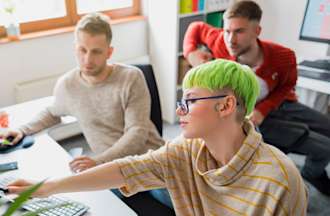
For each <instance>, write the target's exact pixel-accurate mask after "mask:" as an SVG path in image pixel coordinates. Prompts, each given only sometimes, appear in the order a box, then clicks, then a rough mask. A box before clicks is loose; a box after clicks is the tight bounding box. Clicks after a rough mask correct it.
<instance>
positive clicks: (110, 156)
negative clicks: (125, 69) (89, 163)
mask: <svg viewBox="0 0 330 216" xmlns="http://www.w3.org/2000/svg"><path fill="white" fill-rule="evenodd" d="M132 76H133V74H132ZM134 76H135V77H134V81H133V82H132V85H130V86H129V87H128V88H126V90H125V92H124V93H123V94H124V95H123V101H124V102H123V103H124V104H123V106H124V115H125V117H124V124H125V125H124V132H123V135H122V136H121V137H120V139H118V140H117V141H116V142H115V143H114V144H113V145H112V147H111V148H108V149H107V150H106V151H104V152H103V153H101V154H99V155H96V156H95V157H94V159H95V160H96V161H97V163H104V162H108V161H112V160H114V159H117V158H121V157H124V156H127V155H135V154H142V153H145V152H146V151H147V150H148V149H147V139H148V137H149V133H150V124H152V123H151V122H150V103H151V101H150V94H149V91H148V87H147V84H146V81H145V79H144V77H143V75H142V72H141V71H138V73H135V74H134ZM162 144H163V143H160V144H159V146H161V145H162Z"/></svg>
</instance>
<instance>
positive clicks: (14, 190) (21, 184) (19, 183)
mask: <svg viewBox="0 0 330 216" xmlns="http://www.w3.org/2000/svg"><path fill="white" fill-rule="evenodd" d="M37 183H38V182H35V181H30V180H25V179H18V180H16V181H14V182H12V183H10V184H8V185H7V189H8V191H9V193H10V194H19V193H22V192H23V191H25V190H27V189H28V188H29V187H31V186H32V185H35V184H37ZM53 186H54V184H53V182H51V181H47V182H44V183H43V184H42V185H41V187H40V188H38V190H37V191H35V192H34V193H33V194H32V196H33V197H48V196H49V195H51V194H52V192H51V191H52V188H54V187H53Z"/></svg>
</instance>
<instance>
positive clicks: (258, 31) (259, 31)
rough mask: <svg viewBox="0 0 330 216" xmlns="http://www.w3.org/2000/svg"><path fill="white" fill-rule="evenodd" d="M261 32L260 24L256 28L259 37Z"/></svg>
mask: <svg viewBox="0 0 330 216" xmlns="http://www.w3.org/2000/svg"><path fill="white" fill-rule="evenodd" d="M260 33H261V26H260V25H258V26H257V29H256V34H257V36H258V37H259V35H260Z"/></svg>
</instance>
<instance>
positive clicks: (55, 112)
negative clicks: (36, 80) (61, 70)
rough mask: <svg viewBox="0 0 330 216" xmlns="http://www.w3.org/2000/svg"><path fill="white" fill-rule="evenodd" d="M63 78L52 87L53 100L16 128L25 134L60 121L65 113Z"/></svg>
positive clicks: (35, 131)
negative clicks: (28, 120)
mask: <svg viewBox="0 0 330 216" xmlns="http://www.w3.org/2000/svg"><path fill="white" fill-rule="evenodd" d="M63 85H64V80H63V78H60V79H59V80H58V81H57V83H56V85H55V88H54V101H53V104H52V105H50V106H49V107H47V108H45V109H44V110H42V111H41V112H40V113H38V114H37V115H36V116H35V117H34V118H33V119H32V120H31V121H30V122H28V123H27V124H25V125H21V126H20V127H19V128H18V129H19V130H21V131H22V132H23V133H24V134H25V135H30V134H34V133H37V132H39V131H41V130H44V129H46V128H49V127H52V126H54V125H56V124H58V123H60V122H61V116H63V115H64V113H65V103H64V100H65V99H64V98H65V90H64V86H63Z"/></svg>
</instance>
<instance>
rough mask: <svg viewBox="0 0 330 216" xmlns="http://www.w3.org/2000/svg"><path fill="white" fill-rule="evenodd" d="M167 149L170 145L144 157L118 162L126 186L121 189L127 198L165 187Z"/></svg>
mask: <svg viewBox="0 0 330 216" xmlns="http://www.w3.org/2000/svg"><path fill="white" fill-rule="evenodd" d="M167 148H168V144H166V145H165V146H163V147H161V148H159V149H157V150H155V151H153V150H149V151H148V152H147V153H145V154H143V155H139V156H128V157H125V158H122V159H118V160H116V162H117V163H118V165H119V167H120V170H121V173H122V174H123V176H124V179H125V186H124V187H122V188H120V191H121V192H122V193H123V194H124V195H125V196H130V195H133V194H135V193H137V192H140V191H145V190H151V189H156V188H164V187H165V175H166V169H165V168H166V164H167V157H166V151H167Z"/></svg>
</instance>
